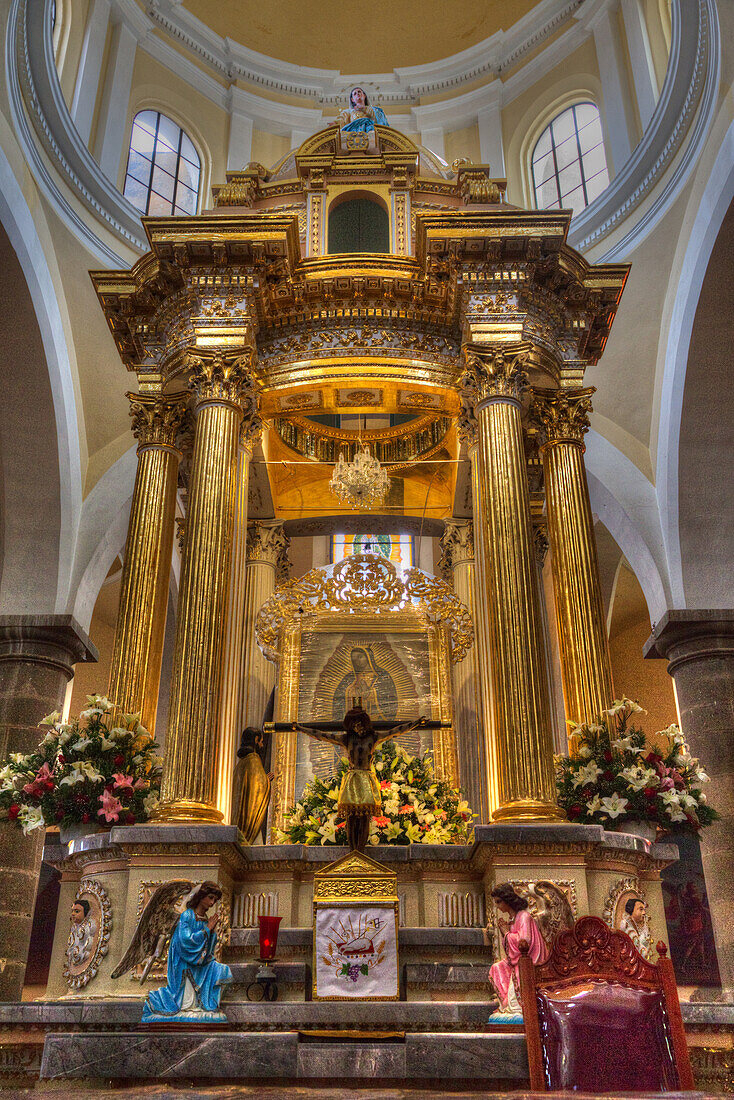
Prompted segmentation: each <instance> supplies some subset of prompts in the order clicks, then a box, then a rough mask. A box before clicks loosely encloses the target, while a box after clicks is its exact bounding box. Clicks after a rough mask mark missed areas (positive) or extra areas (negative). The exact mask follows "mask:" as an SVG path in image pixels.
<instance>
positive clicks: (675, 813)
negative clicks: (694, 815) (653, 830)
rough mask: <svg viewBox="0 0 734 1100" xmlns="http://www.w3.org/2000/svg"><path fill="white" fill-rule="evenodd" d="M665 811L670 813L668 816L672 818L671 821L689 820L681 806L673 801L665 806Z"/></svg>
mask: <svg viewBox="0 0 734 1100" xmlns="http://www.w3.org/2000/svg"><path fill="white" fill-rule="evenodd" d="M665 812H666V814H667V815H668V817H669V818H670V820H671V821H687V820H688V818H687V817H686V815H685V814H684V813H683V810H682V809H681V808H680V806H677V805H675V804H673V803H671V804H670V805H668V806H666V807H665Z"/></svg>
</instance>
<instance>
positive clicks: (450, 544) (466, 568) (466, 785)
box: [439, 519, 489, 822]
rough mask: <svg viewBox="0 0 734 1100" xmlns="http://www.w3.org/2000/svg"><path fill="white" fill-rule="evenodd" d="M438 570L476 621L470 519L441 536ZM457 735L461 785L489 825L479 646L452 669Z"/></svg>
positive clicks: (457, 522) (449, 523)
mask: <svg viewBox="0 0 734 1100" xmlns="http://www.w3.org/2000/svg"><path fill="white" fill-rule="evenodd" d="M441 550H442V555H441V560H440V562H439V569H440V570H441V572H442V574H443V576H444V578H445V580H447V581H448V583H449V584H453V588H454V592H455V593H456V595H457V596H458V597H459V599H460V600H461V602H462V603H463V604H464V606H465V607H467V608H468V609H469V611H470V613H471V616H472V619H473V620H476V614H475V603H474V525H473V523H472V521H471V520H470V519H452V520H448V521H447V522H446V525H445V528H444V532H443V535H442V536H441ZM453 686H454V707H453V712H454V732H455V734H456V744H457V747H458V754H459V781H460V784H461V787H462V789H463V790H464V791H465V792H466V797H467V800H468V802H469V805H470V806H471V808H472V809H473V810H474V812H475V813H477V814H479V818H478V820H479V821H480V822H483V821H489V802H488V798H487V782H486V775H485V768H484V760H485V755H486V754H485V749H484V728H483V725H482V724H481V722H480V714H479V711H480V689H479V669H478V664H477V644H476V642H475V644H474V645H473V646H472V648H471V651H470V652H469V654H468V655H467V656H466V657H465V658H464V660H463V661H459V663H458V664H455V665H454V666H453Z"/></svg>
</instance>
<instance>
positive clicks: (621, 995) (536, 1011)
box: [519, 917, 693, 1093]
mask: <svg viewBox="0 0 734 1100" xmlns="http://www.w3.org/2000/svg"><path fill="white" fill-rule="evenodd" d="M520 947H521V950H522V948H523V944H521V945H520ZM657 949H658V953H659V955H660V959H659V961H658V963H657V964H652V963H649V962H648V961H647V960H646V959H644V958H643V957H642V955H640V953H639V952H638V951H637V949H636V947H635V946H634V944H633V943H632V940H631V939H630V938H629V936H628V935H627V934H626V933H624V932H615V931H612V929H611V928H609V926H608V925H606V924H605V923H604V921H602V920H600V919H599V918H598V917H581V919H580V920H578V921H577V922H576V924H575V925H574V926H573V928H571V929H569V930H568V931H566V932H561V934H560V935H559V936H558V937H557V939H556V941H555V943H554V944H553V949H552V951H551V954H550V958H549V959H548V960H547V962H545V963H542V964H541V965H540V966H535V965H534V964H533V962H532V961H531V960H530V958H529V957H528V955H527V953H525V954H524V955H523V956H522V957H521V958H520V962H519V971H520V1000H521V1002H522V1006H523V1017H524V1021H525V1035H526V1038H527V1044H528V1060H529V1062H530V1085H531V1088H532V1089H533V1090H535V1091H538V1092H545V1091H555V1090H562V1089H578V1090H579V1091H580V1092H590V1093H603V1092H610V1091H614V1092H621V1091H630V1092H635V1091H650V1092H670V1091H675V1090H685V1089H692V1088H693V1075H692V1073H691V1063H690V1060H689V1057H688V1047H687V1045H686V1037H685V1032H684V1030H683V1018H682V1016H681V1011H680V1004H679V1002H678V990H677V987H676V983H675V975H674V973H673V965H672V963H671V961H670V959H669V958H667V948H666V947H665V945H664V944H663V943H659V944H658V948H657Z"/></svg>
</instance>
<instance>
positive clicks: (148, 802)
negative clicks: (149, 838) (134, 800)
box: [143, 791, 160, 817]
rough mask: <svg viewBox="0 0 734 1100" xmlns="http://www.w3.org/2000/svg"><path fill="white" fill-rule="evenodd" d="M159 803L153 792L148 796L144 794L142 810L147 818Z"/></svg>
mask: <svg viewBox="0 0 734 1100" xmlns="http://www.w3.org/2000/svg"><path fill="white" fill-rule="evenodd" d="M159 801H160V800H159V798H158V795H157V794H156V792H155V791H151V792H150V794H146V796H145V798H144V799H143V809H144V810H145V812H146V814H147V815H148V817H150V815H151V814H152V813H153V810H154V809H155V808H156V806H157V805H158V802H159Z"/></svg>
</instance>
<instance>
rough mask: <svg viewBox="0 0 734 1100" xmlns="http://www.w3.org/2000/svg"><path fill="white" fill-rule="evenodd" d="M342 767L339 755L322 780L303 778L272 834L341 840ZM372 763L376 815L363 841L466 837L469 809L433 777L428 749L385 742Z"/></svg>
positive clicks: (287, 839)
mask: <svg viewBox="0 0 734 1100" xmlns="http://www.w3.org/2000/svg"><path fill="white" fill-rule="evenodd" d="M348 766H349V765H348V761H347V760H346V759H342V760H341V762H340V764H339V767H338V768H337V770H336V774H335V775H333V776H332V777H331V779H330V780H329V781H328V782H325V781H324V780H323V779H318V778H316V779H314V780H313V781H312V782H311V783H309V785H308V786H307V787H306V789H305V790H304V792H303V795H302V796H301V798H300V800H299V801H298V802H297V803H296V805H295V806H294V807H293V808H292V809H291V810H290V811H289V813H288V814H287V815H286V824H285V828H284V829H283V830H282V831H279V833H278V836H277V839H278V840H279V842H280V843H282V844H346V843H347V830H346V824H345V822H344V819H343V818H341V819H340V818H339V815H338V813H337V802H338V798H339V788H340V786H341V781H342V779H343V777H344V775H346V772H347V770H348ZM374 766H375V772H376V774H377V778H378V780H379V781H380V788H381V794H382V814H381V816H380V817H373V818H372V820H371V822H370V835H369V841H368V843H369V844H464V843H466V842H467V841H468V840H469V839H470V836H471V832H472V818H473V817H474V814H472V812H471V810H470V809H469V804H468V803H467V802H464V801H463V800H462V798H461V795H460V794H459V792H458V791H455V790H454V789H453V788H452V787H450V786H449V784H448V783H444V782H442V781H441V780H440V779H437V778H436V776H435V774H434V771H433V762H432V760H431V757H430V755H429V754H426V755H425V756H424V757H422V758H420V757H417V756H410V755H408V753H407V752H405V750H404V749H402V748H401V747H400V746H399V745H397V744H396V743H395V742H394V741H387V742H385V744H383V745H382V747H381V748H379V749H378V750H377V751H376V752H375V755H374Z"/></svg>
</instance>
